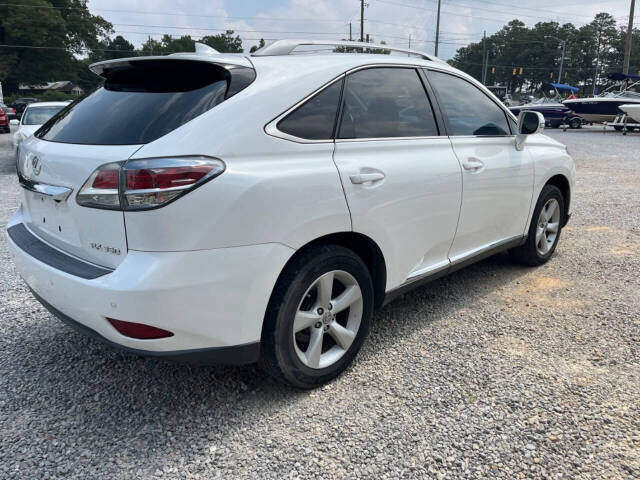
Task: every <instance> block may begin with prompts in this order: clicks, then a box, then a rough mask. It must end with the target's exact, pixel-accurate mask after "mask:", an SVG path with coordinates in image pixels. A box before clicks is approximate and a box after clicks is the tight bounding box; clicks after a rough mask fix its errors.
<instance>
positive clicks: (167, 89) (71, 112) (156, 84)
mask: <svg viewBox="0 0 640 480" xmlns="http://www.w3.org/2000/svg"><path fill="white" fill-rule="evenodd" d="M104 76H105V78H106V79H105V83H104V86H103V87H102V88H99V89H98V90H96V91H95V92H93V93H92V94H90V95H88V96H87V97H85V98H84V99H82V100H79V101H76V102H74V103H72V104H71V105H69V106H68V107H66V108H64V109H63V110H62V111H61V112H60V113H58V114H57V115H56V116H54V117H53V118H52V119H51V120H50V121H48V122H47V123H46V124H45V125H44V126H43V127H42V128H41V129H40V130H39V131H38V133H37V136H38V137H39V138H41V139H43V140H48V141H52V142H61V143H79V144H87V145H137V144H145V143H149V142H152V141H154V140H156V139H158V138H160V137H162V136H163V135H166V134H167V133H169V132H171V131H172V130H175V129H176V128H178V127H180V126H181V125H184V124H185V123H187V122H189V121H190V120H193V119H194V118H196V117H198V116H199V115H202V114H203V113H205V112H206V111H208V110H210V109H212V108H213V107H215V106H216V105H218V104H220V103H221V102H223V101H224V100H225V99H226V98H228V97H229V96H230V94H235V93H237V92H238V91H240V90H241V89H242V88H246V86H247V85H249V84H250V83H251V81H253V79H254V78H255V72H254V71H253V69H250V68H247V67H234V68H230V69H227V68H224V67H222V66H220V65H215V64H212V63H207V62H198V61H189V60H155V61H154V60H144V61H138V62H131V63H128V64H124V65H123V66H115V67H114V68H113V69H111V70H105V73H104Z"/></svg>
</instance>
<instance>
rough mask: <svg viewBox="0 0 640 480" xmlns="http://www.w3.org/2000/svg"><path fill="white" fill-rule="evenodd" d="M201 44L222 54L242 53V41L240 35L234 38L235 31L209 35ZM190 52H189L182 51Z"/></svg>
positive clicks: (202, 39) (201, 40)
mask: <svg viewBox="0 0 640 480" xmlns="http://www.w3.org/2000/svg"><path fill="white" fill-rule="evenodd" d="M199 42H200V43H204V44H206V45H209V46H210V47H212V48H215V49H216V50H217V51H219V52H221V53H242V39H241V38H240V36H239V35H236V36H235V37H234V36H233V30H227V31H226V32H225V33H220V34H218V35H209V36H206V37H202V38H201V39H200V40H199ZM262 44H263V45H264V41H262ZM182 51H183V52H184V51H187V52H188V51H189V50H182Z"/></svg>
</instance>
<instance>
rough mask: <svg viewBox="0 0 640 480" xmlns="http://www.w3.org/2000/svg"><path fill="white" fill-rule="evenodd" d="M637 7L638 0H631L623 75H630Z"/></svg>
mask: <svg viewBox="0 0 640 480" xmlns="http://www.w3.org/2000/svg"><path fill="white" fill-rule="evenodd" d="M635 7H636V0H631V9H630V10H629V26H628V27H627V43H626V45H625V46H624V66H623V67H622V73H629V61H630V60H631V38H632V37H633V15H634V10H635Z"/></svg>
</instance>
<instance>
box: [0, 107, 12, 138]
mask: <svg viewBox="0 0 640 480" xmlns="http://www.w3.org/2000/svg"><path fill="white" fill-rule="evenodd" d="M9 132H11V127H10V126H9V116H8V115H7V113H6V112H5V111H4V110H3V109H2V108H0V133H9Z"/></svg>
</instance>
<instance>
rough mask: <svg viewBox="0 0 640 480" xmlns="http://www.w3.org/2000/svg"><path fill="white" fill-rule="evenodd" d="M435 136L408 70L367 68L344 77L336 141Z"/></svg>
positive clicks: (420, 88) (416, 82) (422, 96)
mask: <svg viewBox="0 0 640 480" xmlns="http://www.w3.org/2000/svg"><path fill="white" fill-rule="evenodd" d="M432 135H438V128H437V126H436V122H435V118H434V116H433V111H432V109H431V105H430V104H429V99H428V98H427V94H426V92H425V90H424V86H423V85H422V81H421V80H420V77H419V76H418V72H416V71H415V70H414V69H410V68H370V69H367V70H360V71H358V72H355V73H353V74H351V75H349V77H348V78H347V83H346V85H345V89H344V107H343V113H342V121H341V125H340V132H339V138H385V137H425V136H432Z"/></svg>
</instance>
